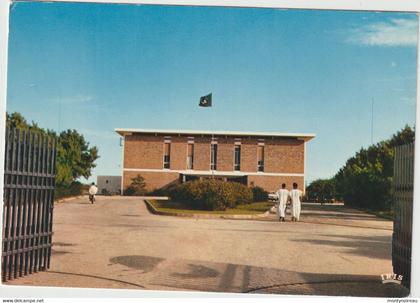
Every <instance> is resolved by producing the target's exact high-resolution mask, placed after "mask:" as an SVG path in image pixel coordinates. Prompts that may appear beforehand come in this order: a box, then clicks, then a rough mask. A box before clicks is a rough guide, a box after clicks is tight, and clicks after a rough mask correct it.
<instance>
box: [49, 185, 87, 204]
mask: <svg viewBox="0 0 420 303" xmlns="http://www.w3.org/2000/svg"><path fill="white" fill-rule="evenodd" d="M83 188H84V185H83V184H82V183H80V182H77V181H75V182H72V183H71V184H70V185H69V186H64V185H57V186H56V188H55V192H54V199H55V200H58V199H62V198H66V197H72V196H79V195H82V194H83Z"/></svg>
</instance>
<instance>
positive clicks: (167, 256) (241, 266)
mask: <svg viewBox="0 0 420 303" xmlns="http://www.w3.org/2000/svg"><path fill="white" fill-rule="evenodd" d="M303 210H304V212H303V215H302V222H297V223H294V222H284V223H283V222H277V221H276V220H275V219H276V218H275V216H274V215H271V216H270V217H268V218H265V219H264V220H226V219H195V218H194V219H193V218H181V217H167V216H158V215H153V214H150V213H149V211H148V210H147V208H146V206H145V203H144V201H142V200H141V199H139V198H135V197H101V196H99V197H98V198H97V201H96V203H95V204H93V205H92V204H90V203H89V201H88V198H81V199H76V200H71V201H67V202H63V203H59V204H57V205H56V206H55V210H54V235H53V255H52V262H51V268H50V270H49V271H48V272H41V273H37V274H34V275H31V276H27V277H24V278H20V279H16V280H13V281H10V282H9V283H8V284H13V285H43V286H64V287H89V288H95V287H99V288H129V289H152V290H182V291H211V292H213V291H214V292H241V293H279V294H316V295H346V296H349V295H351V296H385V297H390V296H405V295H407V292H406V290H405V289H404V288H402V287H401V286H399V285H396V284H382V283H381V278H380V275H381V274H384V273H392V266H391V235H392V222H390V221H386V220H381V219H378V218H376V217H374V216H371V215H367V214H365V213H361V212H357V211H352V210H349V209H345V208H344V207H342V206H341V207H340V206H331V207H328V206H310V205H304V206H303Z"/></svg>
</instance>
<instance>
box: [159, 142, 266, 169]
mask: <svg viewBox="0 0 420 303" xmlns="http://www.w3.org/2000/svg"><path fill="white" fill-rule="evenodd" d="M210 153H211V154H210V169H211V170H217V143H212V144H211V147H210ZM170 167H171V143H169V142H165V143H164V153H163V168H165V169H169V168H170ZM187 169H194V144H193V143H188V147H187ZM233 169H234V170H235V171H240V170H241V146H240V145H235V152H234V164H233ZM257 171H261V172H263V171H264V145H258V147H257Z"/></svg>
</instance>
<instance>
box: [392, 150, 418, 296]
mask: <svg viewBox="0 0 420 303" xmlns="http://www.w3.org/2000/svg"><path fill="white" fill-rule="evenodd" d="M413 184H414V143H411V144H406V145H401V146H398V147H396V149H395V158H394V177H393V196H394V205H393V206H394V231H393V233H392V266H393V269H394V273H396V274H398V275H402V276H403V279H402V284H403V285H404V286H405V287H407V288H410V280H411V237H412V227H413Z"/></svg>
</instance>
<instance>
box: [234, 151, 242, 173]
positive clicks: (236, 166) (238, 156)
mask: <svg viewBox="0 0 420 303" xmlns="http://www.w3.org/2000/svg"><path fill="white" fill-rule="evenodd" d="M233 169H234V170H241V146H240V145H235V164H234V167H233Z"/></svg>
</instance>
